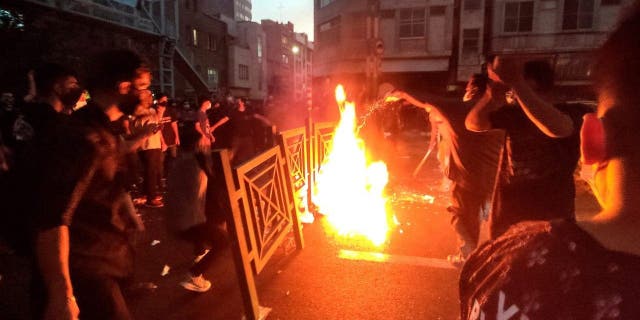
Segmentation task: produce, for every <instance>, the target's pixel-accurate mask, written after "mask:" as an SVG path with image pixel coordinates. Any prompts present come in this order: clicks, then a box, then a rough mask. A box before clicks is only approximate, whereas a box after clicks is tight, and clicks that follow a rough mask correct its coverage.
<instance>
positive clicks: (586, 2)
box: [562, 0, 594, 30]
mask: <svg viewBox="0 0 640 320" xmlns="http://www.w3.org/2000/svg"><path fill="white" fill-rule="evenodd" d="M593 1H594V0H565V1H564V11H563V13H562V30H577V29H591V27H592V26H593Z"/></svg>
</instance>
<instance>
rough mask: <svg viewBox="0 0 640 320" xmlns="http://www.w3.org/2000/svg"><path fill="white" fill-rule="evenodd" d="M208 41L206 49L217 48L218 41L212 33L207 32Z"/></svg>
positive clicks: (213, 49)
mask: <svg viewBox="0 0 640 320" xmlns="http://www.w3.org/2000/svg"><path fill="white" fill-rule="evenodd" d="M208 38H209V41H208V42H207V49H209V50H211V51H216V50H218V42H217V41H216V37H215V36H214V35H212V34H209V37H208Z"/></svg>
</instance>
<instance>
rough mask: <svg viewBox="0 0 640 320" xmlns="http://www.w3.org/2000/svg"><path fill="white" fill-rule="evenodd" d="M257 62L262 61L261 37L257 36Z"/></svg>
mask: <svg viewBox="0 0 640 320" xmlns="http://www.w3.org/2000/svg"><path fill="white" fill-rule="evenodd" d="M257 51H258V62H259V63H262V38H261V37H258V48H257Z"/></svg>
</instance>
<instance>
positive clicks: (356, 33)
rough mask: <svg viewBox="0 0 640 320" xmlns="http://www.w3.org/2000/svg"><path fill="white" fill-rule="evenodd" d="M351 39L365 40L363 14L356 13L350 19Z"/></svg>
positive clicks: (365, 29)
mask: <svg viewBox="0 0 640 320" xmlns="http://www.w3.org/2000/svg"><path fill="white" fill-rule="evenodd" d="M350 20H351V28H349V29H351V31H350V33H351V37H352V38H356V39H359V38H365V37H366V36H367V16H366V15H365V14H364V13H356V14H354V15H353V16H352V17H351V19H350Z"/></svg>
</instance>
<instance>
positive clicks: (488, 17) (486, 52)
mask: <svg viewBox="0 0 640 320" xmlns="http://www.w3.org/2000/svg"><path fill="white" fill-rule="evenodd" d="M494 2H495V1H494V0H484V30H483V31H484V34H483V37H482V55H483V56H484V58H485V59H489V58H490V57H489V56H490V55H491V50H492V49H491V40H492V36H493V6H494Z"/></svg>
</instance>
